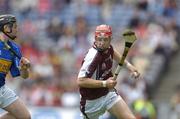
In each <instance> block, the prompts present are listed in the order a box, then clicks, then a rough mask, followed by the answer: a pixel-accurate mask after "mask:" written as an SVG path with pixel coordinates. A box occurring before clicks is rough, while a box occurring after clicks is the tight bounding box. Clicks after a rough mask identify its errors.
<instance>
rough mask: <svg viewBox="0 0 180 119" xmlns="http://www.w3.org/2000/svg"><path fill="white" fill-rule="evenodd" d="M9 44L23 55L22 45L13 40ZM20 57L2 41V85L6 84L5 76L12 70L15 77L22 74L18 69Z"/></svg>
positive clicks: (0, 47)
mask: <svg viewBox="0 0 180 119" xmlns="http://www.w3.org/2000/svg"><path fill="white" fill-rule="evenodd" d="M7 44H8V45H9V46H10V47H11V48H12V49H13V50H14V51H15V52H16V53H17V54H18V55H19V56H20V57H22V54H21V51H20V47H19V46H18V45H17V44H16V43H14V42H13V41H8V42H7ZM19 61H20V59H19V58H17V57H16V56H15V55H14V54H13V53H12V52H11V51H9V50H8V49H7V48H6V46H5V45H4V43H3V42H2V41H0V87H2V86H3V85H4V84H5V78H6V75H7V74H8V72H9V71H10V73H11V75H12V76H13V77H16V76H20V71H19V69H18V66H19Z"/></svg>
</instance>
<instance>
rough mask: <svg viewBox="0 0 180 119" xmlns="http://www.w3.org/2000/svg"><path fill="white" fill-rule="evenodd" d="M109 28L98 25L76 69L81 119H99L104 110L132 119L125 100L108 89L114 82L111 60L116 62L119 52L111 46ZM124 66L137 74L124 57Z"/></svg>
mask: <svg viewBox="0 0 180 119" xmlns="http://www.w3.org/2000/svg"><path fill="white" fill-rule="evenodd" d="M111 40H112V29H111V27H110V26H108V25H99V26H97V27H96V31H95V41H94V45H93V47H92V48H90V49H89V51H88V52H87V54H86V56H85V58H84V60H83V62H82V66H81V68H80V71H79V74H78V79H77V84H78V85H79V87H80V94H81V101H80V105H81V107H80V109H81V112H82V114H83V116H84V119H99V116H100V115H102V114H103V113H105V111H106V110H107V111H108V112H110V113H111V114H112V115H114V116H115V117H116V118H117V119H135V116H134V115H133V113H132V112H131V111H130V109H129V108H128V106H127V104H126V103H125V101H124V100H123V99H122V98H121V96H120V95H118V94H117V92H116V91H115V90H114V91H112V89H113V88H114V87H115V86H116V83H117V81H116V80H114V79H113V74H112V65H113V59H114V60H115V61H117V62H118V61H120V58H121V55H120V54H119V53H118V52H117V51H116V50H115V49H113V46H112V45H111ZM125 65H126V66H127V68H128V69H129V70H130V71H131V72H132V73H133V75H134V76H135V78H138V77H139V76H140V73H139V72H138V71H137V69H136V68H135V67H134V66H133V65H132V64H130V63H129V62H128V61H127V60H125Z"/></svg>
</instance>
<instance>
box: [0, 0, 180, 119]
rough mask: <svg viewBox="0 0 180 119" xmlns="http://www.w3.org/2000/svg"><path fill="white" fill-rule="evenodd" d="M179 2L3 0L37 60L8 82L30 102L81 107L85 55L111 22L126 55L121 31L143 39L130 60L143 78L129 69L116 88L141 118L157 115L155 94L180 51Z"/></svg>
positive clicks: (1, 6) (178, 100) (178, 99)
mask: <svg viewBox="0 0 180 119" xmlns="http://www.w3.org/2000/svg"><path fill="white" fill-rule="evenodd" d="M179 6H180V1H178V0H0V14H7V13H9V14H14V15H15V16H16V17H17V19H18V25H19V30H20V32H19V40H18V41H17V42H18V43H19V44H20V45H21V47H22V52H23V55H24V56H25V57H27V58H29V59H30V61H31V63H32V68H31V75H30V78H29V79H28V80H26V81H19V80H17V81H16V80H13V79H12V78H11V76H9V77H7V78H8V80H7V82H8V85H10V87H11V88H14V89H15V90H16V91H17V93H18V95H19V96H20V97H21V98H22V99H23V100H24V102H25V103H26V104H27V105H29V106H55V107H64V108H68V107H70V108H73V107H78V106H79V92H78V87H77V85H76V78H77V74H78V70H79V68H80V65H81V61H82V58H83V56H84V54H85V53H86V52H87V49H88V48H90V47H91V45H92V43H93V40H94V34H93V33H94V30H95V26H96V25H99V24H108V25H111V26H112V28H113V41H112V44H113V46H114V47H116V48H117V49H119V51H120V52H121V53H122V52H123V48H124V41H123V39H121V34H122V32H123V30H125V29H126V28H131V29H133V30H134V31H135V32H136V35H137V37H138V40H137V41H136V42H135V44H134V45H133V47H132V49H131V50H130V52H129V54H128V57H127V59H128V60H129V61H130V62H131V63H132V64H134V65H135V66H136V67H137V68H138V70H139V71H140V72H141V74H142V78H141V80H138V81H137V80H133V79H132V78H131V76H130V73H129V71H128V70H127V69H126V68H124V69H123V70H122V71H121V73H120V75H119V77H118V78H119V79H118V80H119V83H118V85H117V90H118V92H119V93H120V94H121V96H122V97H123V98H124V99H125V100H126V102H127V103H128V104H129V106H130V107H131V108H132V110H133V111H134V113H135V114H136V116H137V118H138V119H156V118H157V117H158V116H157V115H158V111H157V108H158V107H157V106H156V104H154V103H153V100H152V99H153V94H154V93H155V90H156V87H158V86H159V85H160V83H158V82H160V80H161V76H162V74H164V73H166V72H168V67H169V63H170V62H171V59H172V58H173V57H174V56H175V55H176V54H177V53H178V52H179V45H180V8H179ZM179 87H180V84H179V86H178V85H177V90H176V95H175V96H173V97H172V100H173V101H172V102H170V103H172V109H173V115H172V117H171V118H169V119H178V117H177V113H178V111H180V109H179V108H178V107H179V104H180V96H179V95H180V94H179V92H180V88H179ZM109 119H113V117H109Z"/></svg>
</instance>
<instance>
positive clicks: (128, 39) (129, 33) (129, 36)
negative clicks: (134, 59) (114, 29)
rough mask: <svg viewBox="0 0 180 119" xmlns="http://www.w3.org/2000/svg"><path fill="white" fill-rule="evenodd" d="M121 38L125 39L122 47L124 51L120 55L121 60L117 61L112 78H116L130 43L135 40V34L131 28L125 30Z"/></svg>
mask: <svg viewBox="0 0 180 119" xmlns="http://www.w3.org/2000/svg"><path fill="white" fill-rule="evenodd" d="M123 39H124V40H125V48H124V52H123V55H122V57H121V60H120V61H119V63H118V66H117V68H116V70H115V74H114V77H113V79H114V80H116V79H117V76H118V74H119V72H120V70H121V68H122V66H123V64H124V61H125V58H126V56H127V54H128V52H129V49H130V48H131V46H132V44H133V43H134V42H135V41H136V39H137V38H136V35H135V33H134V32H133V31H131V30H127V31H125V32H124V33H123Z"/></svg>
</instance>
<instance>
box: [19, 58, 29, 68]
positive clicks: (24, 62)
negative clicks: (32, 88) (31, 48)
mask: <svg viewBox="0 0 180 119" xmlns="http://www.w3.org/2000/svg"><path fill="white" fill-rule="evenodd" d="M29 68H30V61H29V60H28V59H27V58H25V57H22V58H21V59H20V69H21V70H27V69H29Z"/></svg>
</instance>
